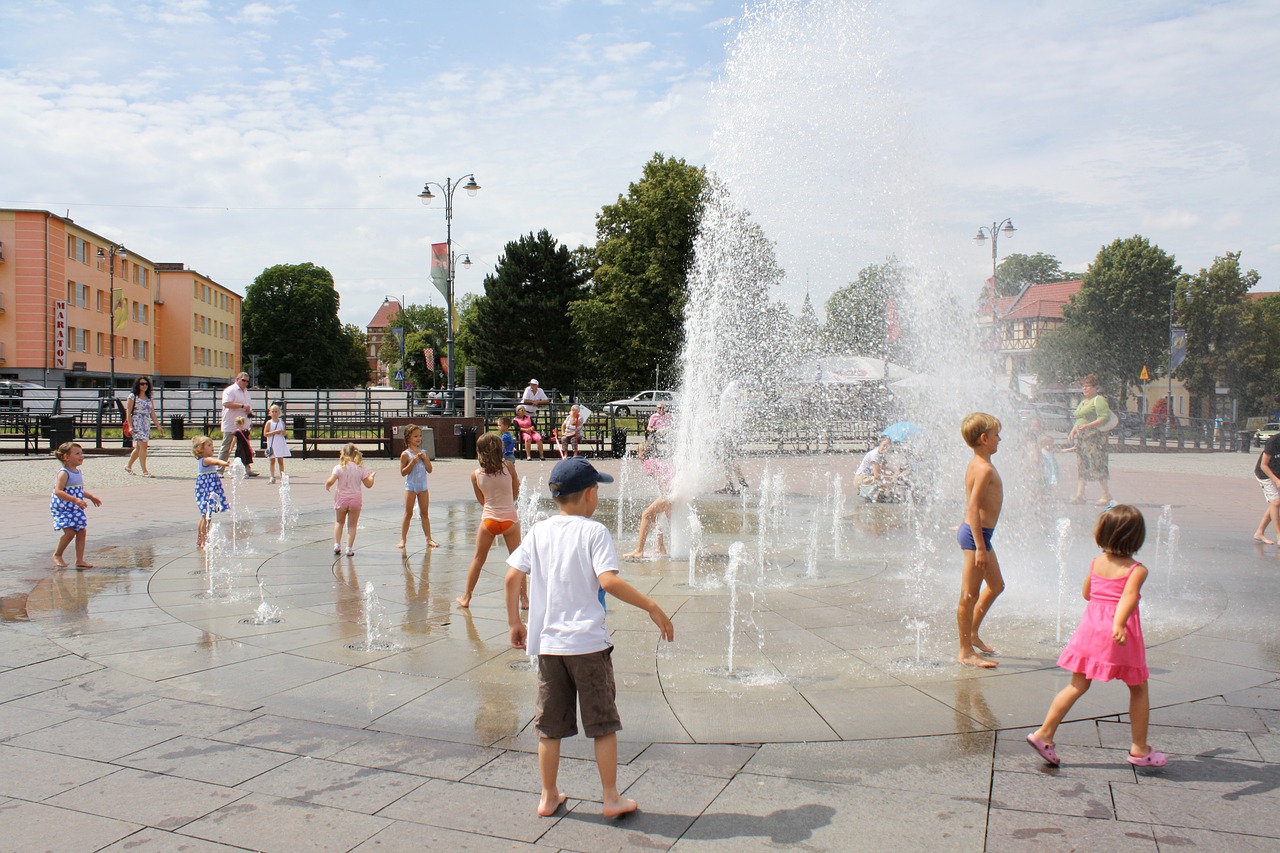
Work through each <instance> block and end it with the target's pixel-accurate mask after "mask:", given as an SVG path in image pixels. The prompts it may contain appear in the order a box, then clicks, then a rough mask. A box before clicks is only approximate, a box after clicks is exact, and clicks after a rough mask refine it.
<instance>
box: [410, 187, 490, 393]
mask: <svg viewBox="0 0 1280 853" xmlns="http://www.w3.org/2000/svg"><path fill="white" fill-rule="evenodd" d="M462 178H466V179H467V182H466V183H465V184H462V188H463V189H464V190H466V191H467V195H471V196H474V195H475V194H476V193H477V192H479V191H480V185H479V184H478V183H476V176H475V175H474V174H471V173H468V174H466V175H463V176H462ZM462 178H459V179H458V180H457V181H455V180H454V179H453V178H445V181H444V184H443V185H441V184H439V183H436V182H435V181H427V182H426V184H424V185H423V187H422V192H420V193H418V198H420V199H422V203H423V204H431V200H432V199H434V198H435V195H434V194H433V193H432V192H431V187H432V186H434V187H435V188H436V189H438V190H440V191H441V192H442V193H443V194H444V229H445V231H444V233H445V244H446V249H445V254H446V255H447V256H448V264H449V268H448V269H447V270H446V271H445V273H446V275H447V280H448V287H447V288H446V290H447V292H446V293H445V297H444V298H445V303H446V307H445V323H446V325H447V328H446V329H445V349H446V350H447V352H448V358H449V372H448V382H447V388H448V392H449V393H448V400H447V401H446V403H445V410H446V411H449V412H452V411H453V407H454V406H453V389H454V385H455V382H454V374H456V373H457V372H458V368H457V363H456V362H455V361H454V358H453V260H454V258H453V194H454V193H455V192H457V191H458V185H459V184H458V182H459V181H461V180H462ZM463 265H464V266H466V267H470V266H471V258H470V257H469V256H464V259H463Z"/></svg>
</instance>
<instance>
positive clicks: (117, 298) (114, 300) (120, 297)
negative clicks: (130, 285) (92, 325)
mask: <svg viewBox="0 0 1280 853" xmlns="http://www.w3.org/2000/svg"><path fill="white" fill-rule="evenodd" d="M111 322H112V324H113V325H114V326H115V327H116V331H117V332H118V331H120V330H121V329H123V328H124V327H125V324H126V323H128V322H129V300H128V299H125V298H124V291H123V290H113V291H112V292H111Z"/></svg>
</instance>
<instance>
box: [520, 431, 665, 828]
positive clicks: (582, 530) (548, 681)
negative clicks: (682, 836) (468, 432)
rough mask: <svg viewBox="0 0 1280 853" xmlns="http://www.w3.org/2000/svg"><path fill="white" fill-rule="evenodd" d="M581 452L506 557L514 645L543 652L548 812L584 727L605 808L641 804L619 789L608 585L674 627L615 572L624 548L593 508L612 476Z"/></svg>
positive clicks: (541, 749) (560, 469)
mask: <svg viewBox="0 0 1280 853" xmlns="http://www.w3.org/2000/svg"><path fill="white" fill-rule="evenodd" d="M612 482H613V477H611V476H609V475H608V474H601V473H599V472H598V471H596V469H595V468H594V467H592V465H591V463H590V462H588V461H587V460H586V459H584V458H582V457H580V456H573V457H570V458H568V459H562V460H560V461H559V462H557V463H556V467H555V468H553V469H552V470H551V477H550V480H549V485H550V488H551V496H552V498H554V499H555V502H556V505H557V506H559V507H560V514H559V515H555V516H552V517H551V518H548V519H546V520H544V521H540V522H538V523H537V524H535V525H534V526H533V528H532V529H531V530H530V531H529V532H528V534H527V535H526V536H525V538H524V540H523V541H522V542H521V543H520V547H519V548H517V549H516V551H515V553H514V554H512V555H511V556H510V557H509V558H507V563H508V564H509V565H510V566H511V568H510V569H509V570H508V571H507V581H506V592H507V623H508V624H509V625H510V626H511V645H512V646H514V647H515V648H517V649H526V650H527V651H528V653H529V654H531V655H537V658H538V700H537V705H536V707H535V709H534V716H533V725H534V728H535V729H536V730H537V732H538V772H539V774H540V775H541V777H542V799H541V800H540V801H539V802H538V814H540V815H542V816H543V817H550V816H551V815H553V814H555V813H556V811H557V810H558V809H559V808H560V806H561V805H562V804H563V803H564V801H565V799H566V796H565V795H564V794H562V793H560V788H559V786H558V785H557V774H558V772H559V767H560V739H561V738H566V737H572V736H573V735H576V734H577V733H578V725H577V714H576V713H575V706H576V705H578V704H579V702H580V703H581V707H582V728H583V730H584V731H585V732H586V735H587V737H589V738H592V739H593V740H594V741H595V753H596V767H597V768H598V769H599V771H600V784H601V786H602V788H603V793H604V796H603V797H602V800H603V804H604V809H603V811H604V815H605V817H618V816H619V815H623V814H626V813H628V812H632V811H635V809H636V802H635V800H629V799H623V798H621V797H619V796H618V732H619V731H620V730H621V729H622V721H621V719H620V718H619V717H618V706H617V703H616V701H615V693H616V690H615V686H614V680H613V663H612V661H611V659H610V655H611V653H612V652H613V643H612V641H611V640H610V637H609V632H608V631H607V630H606V629H605V624H604V613H605V611H604V596H603V595H602V594H601V591H602V590H603V591H604V592H607V593H609V594H610V595H612V596H614V597H615V598H617V599H619V600H621V601H625V602H626V603H627V604H630V605H633V606H635V607H639V608H640V609H641V610H644V611H646V612H648V614H649V618H650V619H652V620H653V623H654V624H655V625H657V626H658V632H659V633H660V634H661V635H662V638H663V639H664V640H667V641H671V640H673V639H674V638H675V629H674V628H673V627H672V625H671V620H670V619H668V618H667V614H666V613H664V612H663V611H662V608H661V607H659V606H658V605H657V604H656V603H654V601H653V600H652V599H651V598H649V597H648V596H647V595H645V594H644V593H642V592H640V591H639V590H637V589H636V588H635V587H633V586H632V585H631V584H629V583H627V582H626V581H624V580H622V579H621V578H619V577H618V555H617V552H616V551H615V550H614V547H613V539H612V537H610V535H609V531H608V529H606V528H605V526H604V525H603V524H601V523H599V522H598V521H593V520H592V519H591V516H592V515H593V514H594V513H595V511H596V507H597V506H599V502H600V497H599V484H600V483H612ZM525 575H528V576H529V604H530V607H529V627H528V628H527V629H526V628H525V626H524V625H523V624H522V623H521V621H520V586H521V581H522V580H523V579H524V576H525Z"/></svg>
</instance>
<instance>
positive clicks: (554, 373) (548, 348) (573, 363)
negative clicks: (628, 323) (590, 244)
mask: <svg viewBox="0 0 1280 853" xmlns="http://www.w3.org/2000/svg"><path fill="white" fill-rule="evenodd" d="M585 278H586V276H585V275H584V274H583V272H582V271H581V270H580V269H579V268H578V265H577V263H576V262H575V261H574V257H573V254H572V253H571V252H570V251H569V247H568V246H565V245H562V244H561V243H559V242H557V240H556V239H555V238H554V237H552V236H551V234H550V232H548V231H547V230H546V229H545V228H544V229H543V230H541V231H539V232H538V233H537V234H532V233H530V234H526V235H524V236H522V237H520V238H519V239H518V240H514V241H512V242H510V243H508V244H507V245H506V248H505V249H504V250H503V252H502V254H501V255H500V256H499V257H498V263H497V264H496V265H495V266H494V269H493V272H492V273H491V274H489V275H487V276H485V279H484V295H483V296H480V297H477V298H476V300H475V307H474V309H473V310H472V311H471V312H469V314H468V316H467V318H466V319H467V330H466V334H467V351H468V353H469V354H470V357H471V358H472V359H473V363H474V364H475V366H476V369H477V371H478V372H479V375H480V378H481V381H483V382H484V383H485V384H487V385H494V386H499V387H519V386H521V385H523V384H524V383H525V381H526V380H527V379H528V378H529V377H530V376H537V377H539V380H540V381H541V383H542V385H543V386H544V387H546V388H558V389H560V390H562V391H568V390H570V389H572V388H573V387H574V384H575V382H576V380H577V379H578V373H579V362H578V356H579V353H580V352H581V350H582V347H581V344H580V343H579V340H578V334H577V332H575V330H574V328H573V325H572V323H571V322H570V320H569V306H570V304H571V303H573V302H574V301H575V300H577V299H580V298H581V297H582V296H583V294H584V292H585V286H584V281H585Z"/></svg>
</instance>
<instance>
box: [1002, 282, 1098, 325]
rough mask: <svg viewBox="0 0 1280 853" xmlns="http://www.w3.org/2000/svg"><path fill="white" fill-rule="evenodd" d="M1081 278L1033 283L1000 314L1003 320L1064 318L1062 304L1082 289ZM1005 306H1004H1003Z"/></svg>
mask: <svg viewBox="0 0 1280 853" xmlns="http://www.w3.org/2000/svg"><path fill="white" fill-rule="evenodd" d="M1082 283H1083V282H1081V281H1080V280H1079V279H1075V280H1072V281H1052V282H1048V283H1046V284H1033V285H1031V286H1030V287H1028V288H1026V289H1025V290H1023V291H1022V293H1020V294H1019V295H1018V296H1017V298H1016V299H1014V300H1013V304H1012V305H1010V306H1009V307H1008V308H1005V309H1004V310H1003V311H1002V312H1001V315H1000V319H1002V320H1029V319H1032V318H1036V317H1045V318H1050V319H1055V320H1061V319H1062V306H1063V305H1066V304H1067V303H1068V302H1069V301H1070V300H1071V297H1072V296H1075V295H1076V294H1077V293H1078V292H1079V291H1080V285H1081V284H1082ZM1002 307H1003V306H1002Z"/></svg>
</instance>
